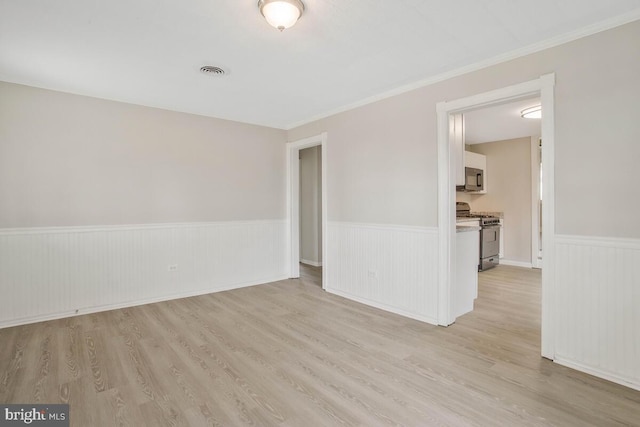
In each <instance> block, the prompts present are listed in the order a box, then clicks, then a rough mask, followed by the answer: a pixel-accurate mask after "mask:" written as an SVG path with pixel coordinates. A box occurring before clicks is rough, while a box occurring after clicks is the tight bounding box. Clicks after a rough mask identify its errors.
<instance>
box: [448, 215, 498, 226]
mask: <svg viewBox="0 0 640 427" xmlns="http://www.w3.org/2000/svg"><path fill="white" fill-rule="evenodd" d="M456 218H470V219H479V220H480V225H481V226H485V225H496V224H500V218H498V217H497V216H495V215H483V214H469V215H456Z"/></svg>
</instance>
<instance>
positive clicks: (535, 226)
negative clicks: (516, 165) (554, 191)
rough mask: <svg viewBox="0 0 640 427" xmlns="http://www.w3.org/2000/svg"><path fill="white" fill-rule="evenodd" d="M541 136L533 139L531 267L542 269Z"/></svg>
mask: <svg viewBox="0 0 640 427" xmlns="http://www.w3.org/2000/svg"><path fill="white" fill-rule="evenodd" d="M541 139H542V138H540V136H532V137H531V265H532V266H533V268H542V260H541V259H540V258H539V257H538V255H539V254H540V244H539V239H540V140H541Z"/></svg>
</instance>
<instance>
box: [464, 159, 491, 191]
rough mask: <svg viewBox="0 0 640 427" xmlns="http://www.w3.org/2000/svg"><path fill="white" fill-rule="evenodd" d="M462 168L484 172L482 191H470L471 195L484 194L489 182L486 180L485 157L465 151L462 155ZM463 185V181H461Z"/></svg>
mask: <svg viewBox="0 0 640 427" xmlns="http://www.w3.org/2000/svg"><path fill="white" fill-rule="evenodd" d="M464 166H465V167H467V168H474V169H482V171H483V172H484V173H483V175H484V190H482V191H472V192H471V193H473V194H486V193H487V186H488V183H489V180H488V179H487V156H485V155H484V154H478V153H473V152H471V151H465V153H464ZM463 183H464V181H463Z"/></svg>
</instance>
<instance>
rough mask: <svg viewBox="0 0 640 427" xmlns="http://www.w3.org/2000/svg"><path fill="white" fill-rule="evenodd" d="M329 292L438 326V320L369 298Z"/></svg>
mask: <svg viewBox="0 0 640 427" xmlns="http://www.w3.org/2000/svg"><path fill="white" fill-rule="evenodd" d="M325 290H326V291H327V292H329V293H330V294H334V295H338V296H340V297H343V298H346V299H348V300H351V301H355V302H359V303H361V304H364V305H368V306H371V307H375V308H379V309H380V310H384V311H388V312H390V313H394V314H399V315H400V316H404V317H408V318H410V319H415V320H419V321H421V322H425V323H429V324H431V325H435V326H438V320H437V319H434V318H431V317H427V316H422V315H420V314H416V313H411V312H409V311H404V310H401V309H399V308H397V307H393V306H390V305H387V304H381V303H379V302H377V301H372V300H370V299H367V298H361V297H358V296H355V295H351V294H349V293H347V292H343V291H338V290H335V289H331V288H327V289H325Z"/></svg>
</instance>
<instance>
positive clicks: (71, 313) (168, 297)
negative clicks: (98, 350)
mask: <svg viewBox="0 0 640 427" xmlns="http://www.w3.org/2000/svg"><path fill="white" fill-rule="evenodd" d="M287 279H288V277H286V276H282V277H274V278H271V279H264V280H258V281H255V282H248V283H236V284H230V285H226V286H216V287H215V289H202V290H199V291H192V292H184V293H178V294H174V295H165V296H162V297H158V298H147V299H144V300H139V301H130V302H126V303H119V304H108V305H103V306H96V307H89V308H87V309H78V310H74V311H65V312H60V313H52V314H46V315H42V316H31V317H25V318H22V319H15V320H14V319H12V320H10V321H6V322H0V329H3V328H10V327H13V326H21V325H28V324H31V323H38V322H46V321H48V320H57V319H65V318H67V317H75V316H83V315H85V314H92V313H100V312H103V311H111V310H119V309H123V308H131V307H138V306H141V305H147V304H155V303H158V302H163V301H172V300H177V299H182V298H190V297H197V296H202V295H209V294H215V293H218V292H224V291H231V290H233V289H240V288H248V287H251V286H257V285H263V284H265V283H273V282H278V281H280V280H287Z"/></svg>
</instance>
